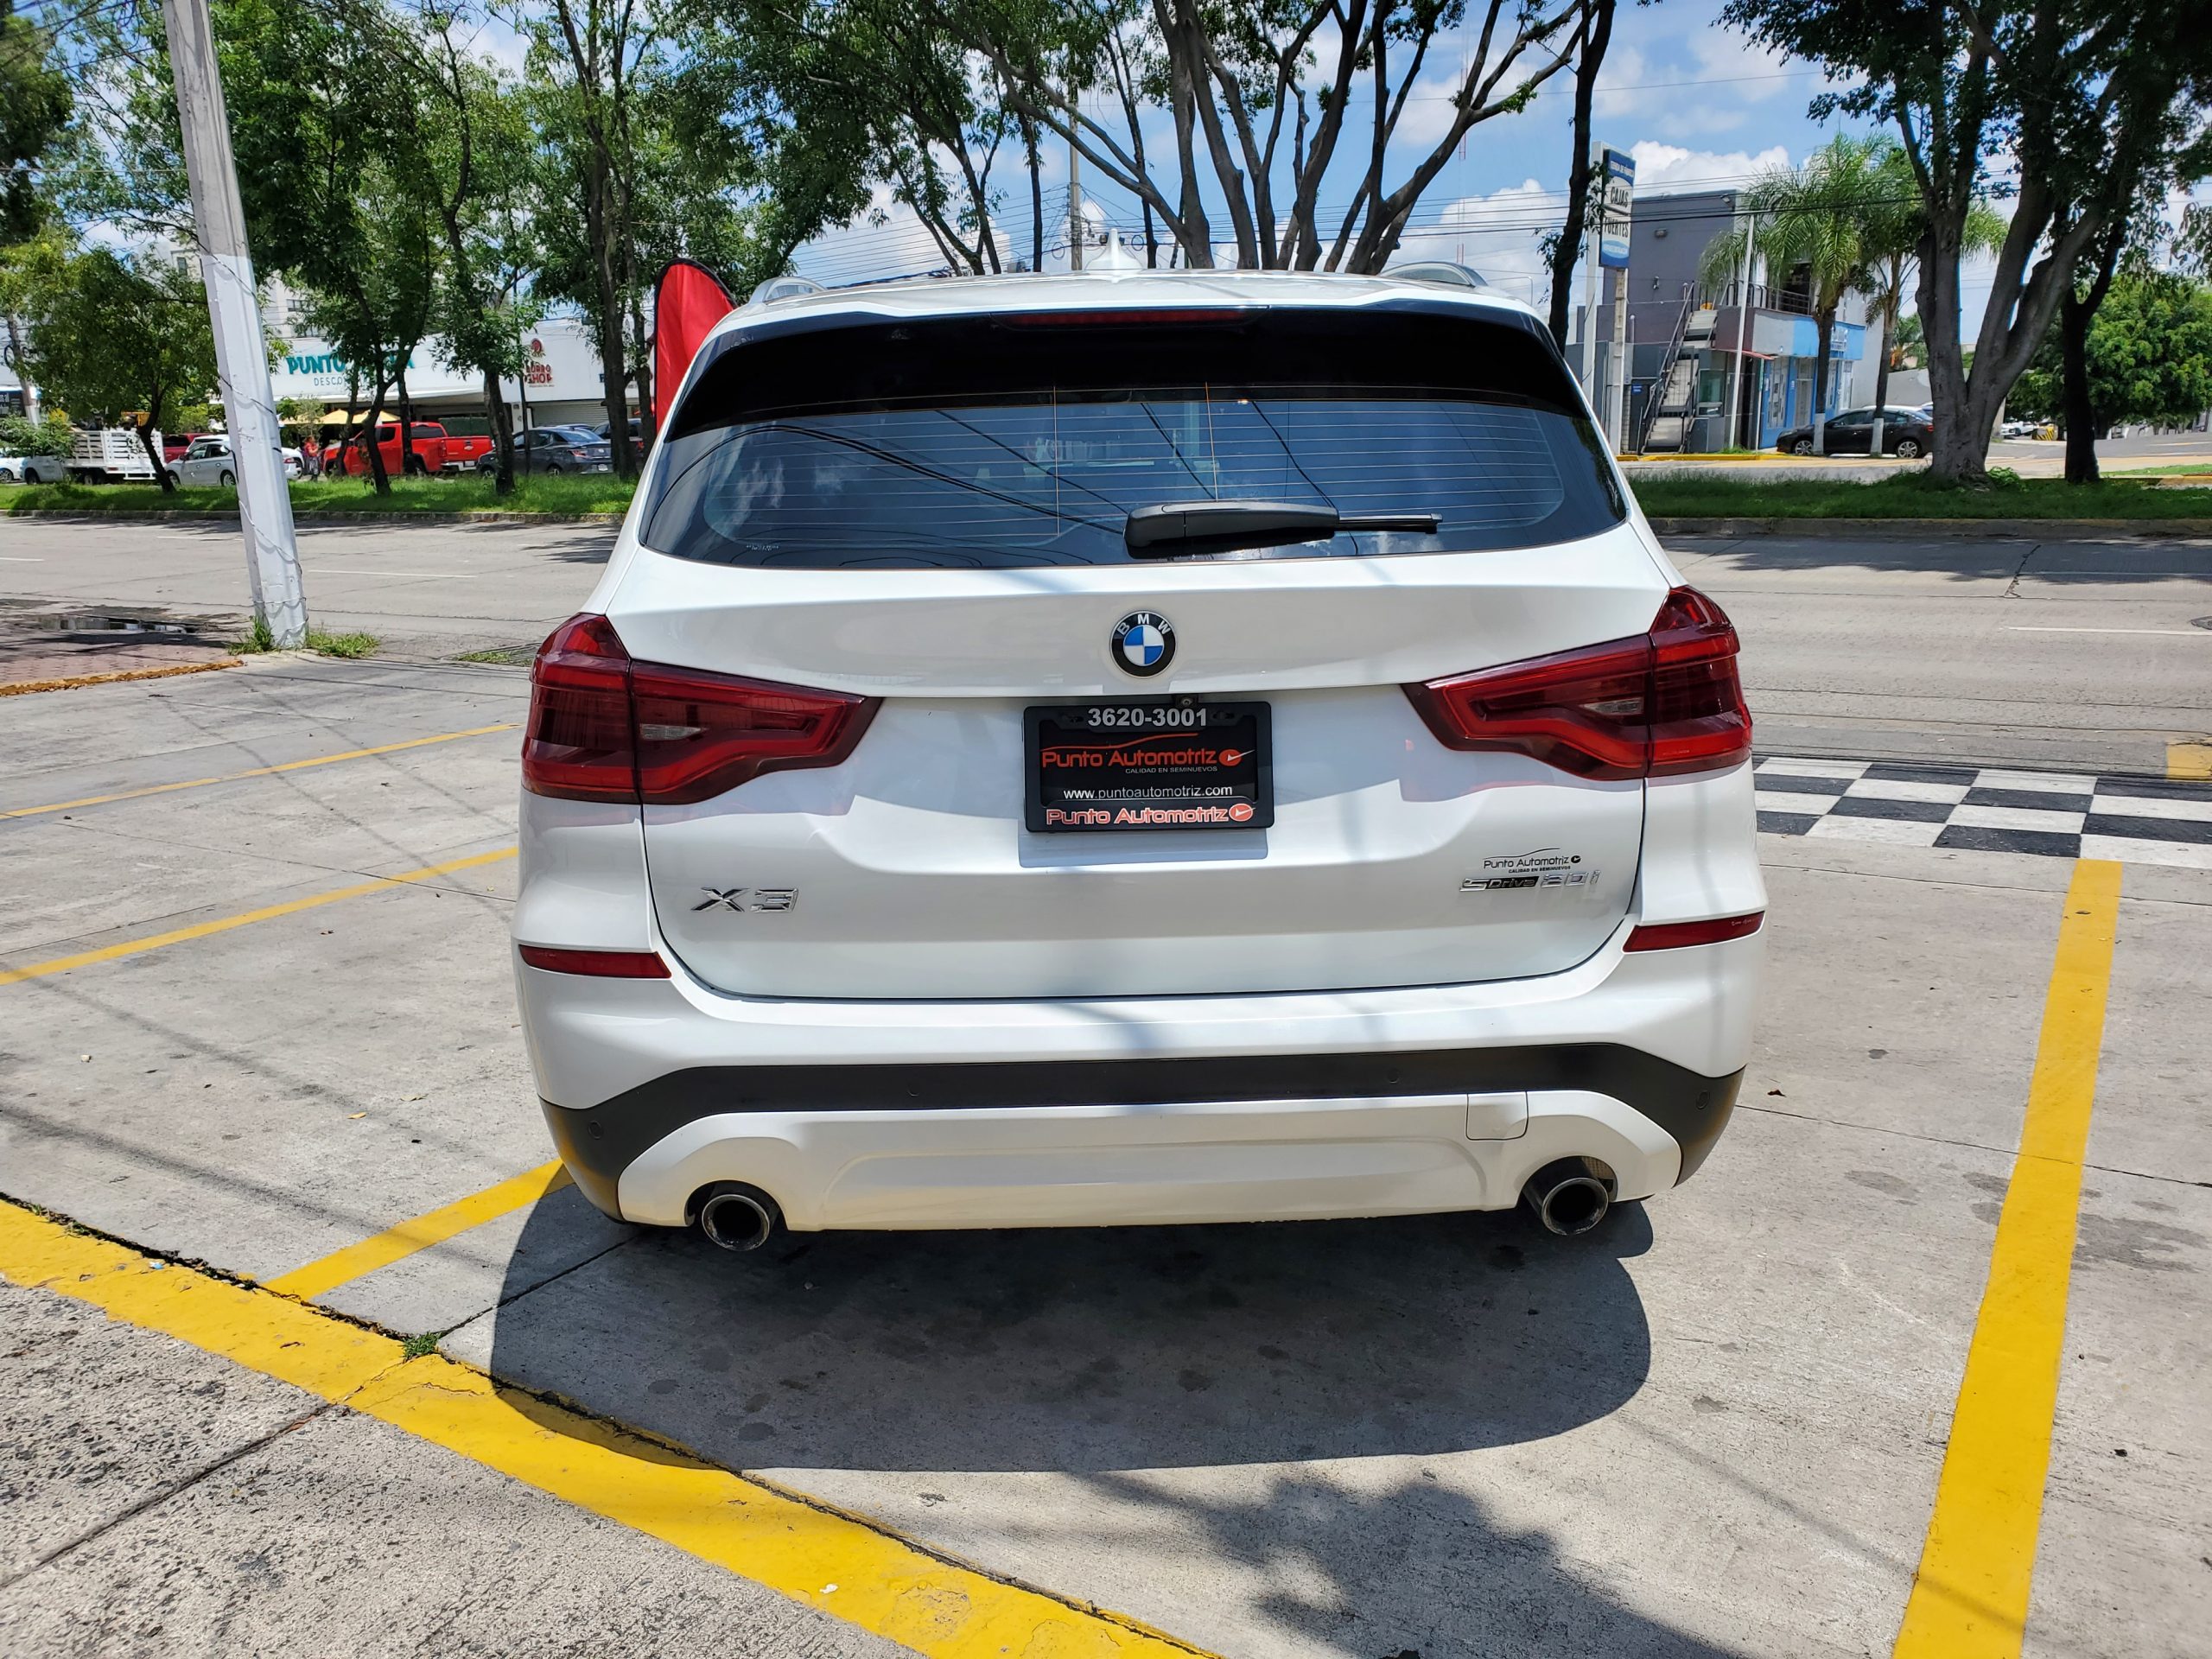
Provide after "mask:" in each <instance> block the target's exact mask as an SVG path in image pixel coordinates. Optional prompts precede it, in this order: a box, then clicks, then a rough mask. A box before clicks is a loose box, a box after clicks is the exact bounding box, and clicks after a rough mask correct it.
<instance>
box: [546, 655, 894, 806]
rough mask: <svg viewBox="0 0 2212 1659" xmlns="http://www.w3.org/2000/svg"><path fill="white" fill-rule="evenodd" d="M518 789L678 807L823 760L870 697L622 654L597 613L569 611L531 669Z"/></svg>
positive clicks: (840, 748)
mask: <svg viewBox="0 0 2212 1659" xmlns="http://www.w3.org/2000/svg"><path fill="white" fill-rule="evenodd" d="M530 679H531V708H530V726H529V734H528V736H527V737H525V738H524V741H523V751H522V779H523V787H524V789H527V790H531V791H534V792H535V793H537V794H540V795H553V796H558V797H561V798H565V799H568V800H580V801H624V802H628V803H630V804H633V805H634V804H645V805H647V806H678V805H683V804H688V803H690V802H694V801H704V800H711V799H712V798H714V797H715V796H717V795H720V794H721V793H723V792H724V791H728V790H732V789H735V788H736V787H737V786H738V785H740V784H742V783H746V782H748V781H749V780H751V779H754V778H757V777H759V776H760V774H761V773H762V772H777V771H782V770H787V769H790V768H793V767H799V766H836V764H837V763H838V762H839V761H841V760H843V759H844V758H845V757H846V756H847V755H849V754H850V753H852V752H853V747H854V745H855V744H856V743H858V742H859V741H860V740H861V733H862V732H864V731H866V730H867V729H868V721H869V720H870V719H871V718H872V717H873V716H874V714H875V709H876V699H874V698H873V697H859V696H849V695H848V694H846V693H844V692H842V691H811V690H803V689H802V688H800V687H798V686H790V685H772V684H770V683H767V682H766V681H762V680H748V679H742V678H740V677H737V676H736V675H734V674H709V673H706V672H704V671H700V670H696V669H688V668H671V667H670V666H668V665H667V664H663V663H638V662H632V660H631V658H630V653H629V652H628V651H627V650H626V649H625V648H624V646H623V644H622V640H621V638H620V635H618V634H617V633H616V632H614V625H613V623H611V622H609V621H608V620H607V619H606V618H605V617H603V616H579V617H573V618H571V619H570V620H569V621H567V622H564V623H563V624H562V625H561V626H559V627H558V628H556V629H555V630H554V632H553V634H552V636H551V637H550V639H547V640H546V642H545V643H544V644H543V645H541V646H540V647H539V648H538V652H537V662H536V664H534V665H533V666H532V667H531V675H530Z"/></svg>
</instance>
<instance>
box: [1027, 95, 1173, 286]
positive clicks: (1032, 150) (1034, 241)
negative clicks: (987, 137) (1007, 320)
mask: <svg viewBox="0 0 2212 1659" xmlns="http://www.w3.org/2000/svg"><path fill="white" fill-rule="evenodd" d="M1021 142H1022V144H1023V146H1024V147H1025V148H1026V149H1027V150H1028V152H1029V269H1030V270H1044V269H1045V178H1044V175H1043V174H1042V173H1041V172H1039V169H1038V166H1037V124H1036V123H1035V122H1034V121H1024V122H1023V123H1022V124H1021ZM1145 212H1146V213H1147V215H1149V214H1150V213H1151V212H1152V210H1151V209H1150V208H1149V207H1147V208H1146V209H1145Z"/></svg>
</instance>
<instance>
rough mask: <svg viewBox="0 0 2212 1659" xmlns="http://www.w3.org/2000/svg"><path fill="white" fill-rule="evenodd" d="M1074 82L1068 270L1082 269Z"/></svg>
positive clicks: (1070, 109)
mask: <svg viewBox="0 0 2212 1659" xmlns="http://www.w3.org/2000/svg"><path fill="white" fill-rule="evenodd" d="M1076 120H1077V113H1076V101H1075V82H1074V81H1073V80H1072V79H1071V80H1070V81H1069V82H1068V135H1069V136H1068V269H1069V270H1082V269H1083V232H1084V222H1083V152H1082V151H1081V150H1079V149H1077V148H1076V144H1075V136H1074V135H1075V124H1076Z"/></svg>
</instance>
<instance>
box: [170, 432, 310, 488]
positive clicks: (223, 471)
mask: <svg viewBox="0 0 2212 1659" xmlns="http://www.w3.org/2000/svg"><path fill="white" fill-rule="evenodd" d="M282 453H283V457H284V476H285V477H287V478H297V477H298V476H299V475H300V452H299V451H298V450H296V449H286V450H283V452H282ZM168 475H169V481H170V482H171V483H173V484H176V485H180V486H182V485H206V484H215V485H220V486H223V487H224V488H226V489H228V488H230V487H231V486H234V485H236V484H237V482H238V462H237V461H236V460H235V459H234V458H233V457H232V454H231V441H230V439H229V438H227V437H226V436H225V435H223V434H222V433H219V432H217V433H213V434H211V435H208V436H206V437H200V438H194V440H193V441H192V447H191V448H188V449H187V450H186V451H185V452H184V454H183V456H182V457H181V459H180V460H177V461H173V462H172V463H170V465H169V467H168Z"/></svg>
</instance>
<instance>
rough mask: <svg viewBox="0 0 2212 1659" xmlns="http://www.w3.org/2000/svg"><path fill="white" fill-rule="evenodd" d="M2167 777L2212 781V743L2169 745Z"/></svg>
mask: <svg viewBox="0 0 2212 1659" xmlns="http://www.w3.org/2000/svg"><path fill="white" fill-rule="evenodd" d="M2166 776H2167V777H2169V778H2186V779H2212V743H2169V744H2167V745H2166Z"/></svg>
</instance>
